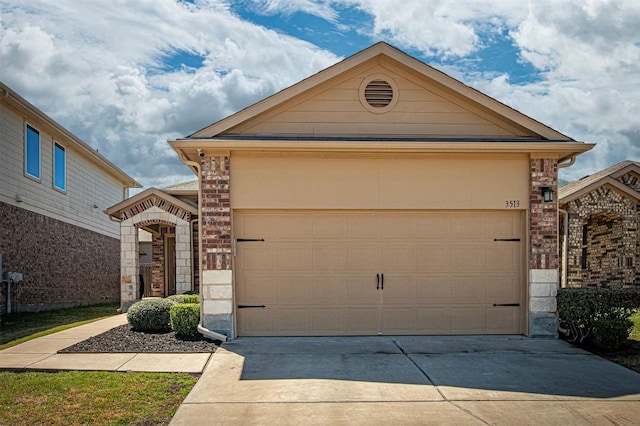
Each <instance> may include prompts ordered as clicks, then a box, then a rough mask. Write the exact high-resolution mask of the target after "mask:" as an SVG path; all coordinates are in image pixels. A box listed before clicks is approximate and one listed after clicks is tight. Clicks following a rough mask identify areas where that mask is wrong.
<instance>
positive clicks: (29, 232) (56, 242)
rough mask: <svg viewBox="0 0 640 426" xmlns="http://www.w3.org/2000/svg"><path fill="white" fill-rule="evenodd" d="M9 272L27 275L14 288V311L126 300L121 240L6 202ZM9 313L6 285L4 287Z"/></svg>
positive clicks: (1, 297)
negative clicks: (122, 287) (122, 297)
mask: <svg viewBox="0 0 640 426" xmlns="http://www.w3.org/2000/svg"><path fill="white" fill-rule="evenodd" d="M0 217H1V218H2V220H1V222H0V252H2V253H3V266H2V268H3V271H2V273H3V274H4V272H5V271H7V270H11V271H16V272H22V273H23V274H24V282H23V283H22V284H20V285H19V286H18V287H17V289H16V288H15V287H13V286H12V293H13V296H14V297H13V298H12V299H13V300H12V310H14V311H18V312H20V311H38V310H43V309H53V308H60V307H69V306H77V305H88V304H93V303H103V302H117V301H118V300H119V299H120V241H119V240H118V239H116V238H111V237H107V236H105V235H102V234H99V233H97V232H93V231H90V230H87V229H84V228H80V227H78V226H74V225H71V224H68V223H65V222H61V221H58V220H56V219H52V218H50V217H47V216H43V215H40V214H37V213H33V212H30V211H28V210H24V209H21V208H18V207H15V206H12V205H10V204H6V203H0ZM0 288H1V290H0V309H1V312H5V310H6V306H5V304H6V284H2V286H1V287H0Z"/></svg>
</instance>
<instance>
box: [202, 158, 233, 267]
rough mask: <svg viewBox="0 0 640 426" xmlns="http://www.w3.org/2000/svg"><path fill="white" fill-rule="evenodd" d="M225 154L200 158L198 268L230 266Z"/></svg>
mask: <svg viewBox="0 0 640 426" xmlns="http://www.w3.org/2000/svg"><path fill="white" fill-rule="evenodd" d="M229 167H230V164H229V157H228V156H220V157H207V158H204V159H203V160H202V163H201V169H202V179H201V185H202V206H201V209H200V211H201V214H202V217H201V218H200V222H201V224H202V227H201V229H202V263H203V264H202V269H203V270H230V269H231V257H232V256H231V203H230V197H229Z"/></svg>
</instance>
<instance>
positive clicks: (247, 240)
mask: <svg viewBox="0 0 640 426" xmlns="http://www.w3.org/2000/svg"><path fill="white" fill-rule="evenodd" d="M236 241H237V242H239V243H248V242H252V241H257V242H261V243H262V242H264V238H236Z"/></svg>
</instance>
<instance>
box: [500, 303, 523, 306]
mask: <svg viewBox="0 0 640 426" xmlns="http://www.w3.org/2000/svg"><path fill="white" fill-rule="evenodd" d="M493 306H520V304H519V303H494V304H493Z"/></svg>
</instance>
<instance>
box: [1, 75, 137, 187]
mask: <svg viewBox="0 0 640 426" xmlns="http://www.w3.org/2000/svg"><path fill="white" fill-rule="evenodd" d="M0 102H3V103H7V104H8V105H10V106H12V107H13V108H15V109H16V111H18V112H20V113H21V114H26V115H28V116H29V119H30V120H35V121H37V122H38V123H39V124H41V125H43V126H45V128H46V129H47V131H48V132H49V133H51V134H52V135H53V136H54V137H61V138H62V139H64V141H65V142H67V143H69V144H70V145H71V146H72V147H73V148H74V149H75V150H76V151H78V152H79V153H80V154H81V155H82V156H83V157H84V158H86V159H87V160H88V161H90V162H92V163H94V164H96V165H97V166H98V167H100V168H101V169H102V170H104V171H105V172H107V173H108V174H109V175H111V176H113V177H114V178H116V179H117V180H118V181H119V182H121V183H122V185H123V186H124V187H125V188H142V185H140V183H138V182H137V181H136V180H135V179H133V178H132V177H131V176H129V175H128V174H126V173H125V172H123V171H122V170H121V169H120V168H118V167H117V166H116V165H115V164H113V163H112V162H111V161H109V160H107V159H106V158H105V157H104V156H103V155H101V154H100V153H99V152H98V151H96V150H95V149H93V148H92V147H90V146H89V145H87V144H86V143H85V142H83V141H82V140H81V139H80V138H78V137H77V136H76V135H74V134H73V133H71V132H70V131H68V130H67V129H65V128H64V127H62V126H61V125H60V124H58V123H57V122H56V121H54V120H53V119H52V118H51V117H49V116H48V115H46V114H45V113H44V112H42V111H40V110H39V109H38V108H36V107H35V106H34V105H32V104H31V103H29V102H28V101H27V100H26V99H24V98H23V97H22V96H20V95H18V94H17V93H16V92H14V91H13V90H12V89H11V88H9V86H7V85H6V84H4V83H2V82H0ZM34 124H35V123H34Z"/></svg>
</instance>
